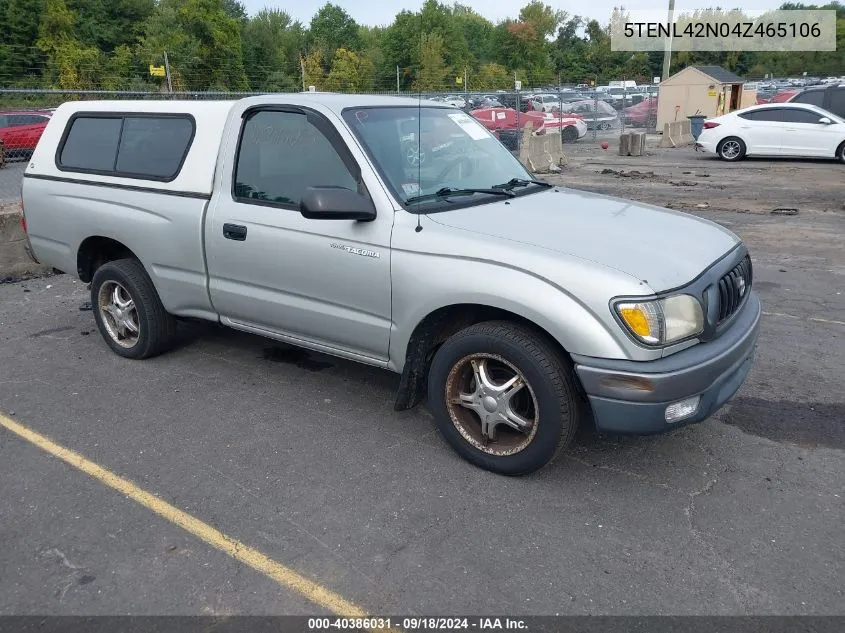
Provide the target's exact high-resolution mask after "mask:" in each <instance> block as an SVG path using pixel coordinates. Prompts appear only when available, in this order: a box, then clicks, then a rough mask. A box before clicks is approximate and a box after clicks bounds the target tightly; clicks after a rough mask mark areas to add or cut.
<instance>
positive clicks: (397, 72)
mask: <svg viewBox="0 0 845 633" xmlns="http://www.w3.org/2000/svg"><path fill="white" fill-rule="evenodd" d="M396 94H399V64H396Z"/></svg>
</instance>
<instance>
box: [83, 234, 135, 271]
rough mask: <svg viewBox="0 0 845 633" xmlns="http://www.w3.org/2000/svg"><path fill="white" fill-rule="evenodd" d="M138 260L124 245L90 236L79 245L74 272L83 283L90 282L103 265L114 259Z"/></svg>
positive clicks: (102, 237)
mask: <svg viewBox="0 0 845 633" xmlns="http://www.w3.org/2000/svg"><path fill="white" fill-rule="evenodd" d="M124 258H133V259H138V260H139V261H140V259H139V258H138V256H137V255H135V253H134V252H133V251H132V250H131V249H130V248H129V247H128V246H126V245H125V244H123V243H122V242H120V241H118V240H115V239H113V238H110V237H105V236H103V235H91V236H89V237H87V238H85V239H84V240H82V242H81V243H80V244H79V248H78V249H77V251H76V272H77V275H78V276H79V278H80V279H81V280H82V281H84V282H86V283H87V282H90V281H91V279H93V278H94V273H95V272H96V271H97V269H98V268H99V267H100V266H102V265H103V264H105V263H107V262H110V261H114V260H116V259H124Z"/></svg>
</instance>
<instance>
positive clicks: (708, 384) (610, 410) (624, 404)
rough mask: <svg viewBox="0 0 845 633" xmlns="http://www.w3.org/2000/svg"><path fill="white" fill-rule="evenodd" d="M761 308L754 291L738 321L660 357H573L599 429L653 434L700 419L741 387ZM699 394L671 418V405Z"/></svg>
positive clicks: (612, 431)
mask: <svg viewBox="0 0 845 633" xmlns="http://www.w3.org/2000/svg"><path fill="white" fill-rule="evenodd" d="M760 314H761V307H760V301H759V299H758V298H757V295H756V294H755V293H753V292H752V294H751V296H750V297H749V298H748V300H747V301H746V305H745V306H744V307H743V308H742V310H741V311H740V313H739V314H738V315H737V318H736V320H735V322H734V323H733V324H732V325H731V327H730V329H728V330H727V331H726V332H725V333H724V334H722V335H721V336H720V337H719V338H717V339H716V340H713V341H710V342H708V343H701V344H698V345H695V346H693V347H691V348H689V349H687V350H684V351H682V352H678V353H676V354H672V355H671V356H667V357H666V358H661V359H660V360H656V361H649V362H636V361H627V360H607V359H598V358H590V357H585V356H577V355H574V356H573V360H574V361H575V369H576V371H577V372H578V377H579V378H580V379H581V384H582V385H583V387H584V391H586V393H587V397H588V398H589V400H590V405H591V406H592V410H593V417H594V419H595V423H596V429H597V430H599V431H601V432H607V433H621V434H633V435H651V434H653V433H662V432H665V431H670V430H672V429H674V428H677V427H679V426H683V425H685V424H691V423H693V422H701V421H702V420H704V419H706V418H707V417H709V416H710V415H712V414H713V413H715V412H716V411H717V410H718V409H719V408H721V407H722V405H724V404H725V403H726V402H727V401H728V400H730V399H731V398H732V397H733V395H734V394H735V393H736V392H737V390H739V388H740V386H741V385H742V383H743V382H744V381H745V378H746V377H747V376H748V372H749V371H750V370H751V365H752V362H753V358H754V350H755V347H756V343H757V337H758V334H759V328H760ZM695 396H699V397H700V400H699V403H698V408H697V409H696V410H695V412H694V413H693V414H692V415H690V416H689V417H687V418H684V419H682V420H680V421H677V422H667V421H666V417H665V414H666V407H667V406H669V405H670V404H673V403H675V402H679V401H681V400H685V399H687V398H692V397H695Z"/></svg>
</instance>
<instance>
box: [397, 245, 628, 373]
mask: <svg viewBox="0 0 845 633" xmlns="http://www.w3.org/2000/svg"><path fill="white" fill-rule="evenodd" d="M419 271H425V274H424V275H422V274H420V272H419ZM392 276H393V284H392V285H393V325H392V332H391V337H390V367H391V368H392V369H394V370H395V371H402V368H403V367H404V363H405V359H406V354H407V350H408V343H409V341H410V338H411V335H412V333H413V332H414V329H415V328H416V327H417V325H418V324H419V323H420V322H422V321H423V319H425V317H426V316H428V315H429V314H431V313H432V312H434V311H436V310H438V309H440V308H444V307H448V306H452V305H465V304H473V305H480V306H489V307H492V308H499V309H502V310H507V311H508V312H512V313H514V314H517V315H519V316H521V317H522V318H524V319H527V320H529V321H531V322H532V323H534V324H535V325H537V326H538V327H540V328H542V329H543V330H545V331H546V332H547V333H548V334H549V335H551V336H552V337H553V338H554V339H556V340H557V341H558V342H559V343H560V345H561V346H562V347H563V348H564V349H566V350H567V351H568V352H570V353H572V354H582V355H585V356H594V357H600V358H618V359H625V358H629V356H628V355H627V354H626V352H625V346H624V342H625V337H624V334H623V333H622V332H621V331H620V330H619V329H618V326H615V324H613V322H612V318H611V317H610V314H609V312H610V311H609V308H607V312H608V314H607V315H600V314H598V309H594V308H592V307H590V306H588V305H587V304H585V303H584V302H582V301H581V300H579V299H578V298H577V297H575V296H574V295H573V294H571V293H570V292H568V291H567V290H566V289H565V288H563V287H561V286H560V285H558V284H556V283H555V282H553V281H551V280H550V279H548V278H545V277H544V276H542V275H539V274H536V273H531V272H528V271H525V270H522V269H519V268H517V267H513V266H510V265H507V264H505V263H501V262H492V261H489V260H478V259H471V258H459V257H444V256H438V255H432V254H425V253H416V252H407V251H405V252H396V251H394V253H393V265H392ZM614 327H616V329H615V330H614Z"/></svg>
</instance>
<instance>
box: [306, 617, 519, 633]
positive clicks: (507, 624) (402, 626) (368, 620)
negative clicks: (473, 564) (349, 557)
mask: <svg viewBox="0 0 845 633" xmlns="http://www.w3.org/2000/svg"><path fill="white" fill-rule="evenodd" d="M527 628H528V627H527V624H526V623H525V621H524V620H522V619H519V618H502V617H477V618H468V617H454V618H449V617H422V616H414V617H399V618H396V617H377V616H371V617H364V618H341V617H336V618H331V617H328V618H309V619H308V630H310V631H328V630H332V629H341V630H368V631H379V630H391V629H392V630H400V631H445V630H478V631H495V630H512V631H518V630H522V631H525V630H527Z"/></svg>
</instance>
